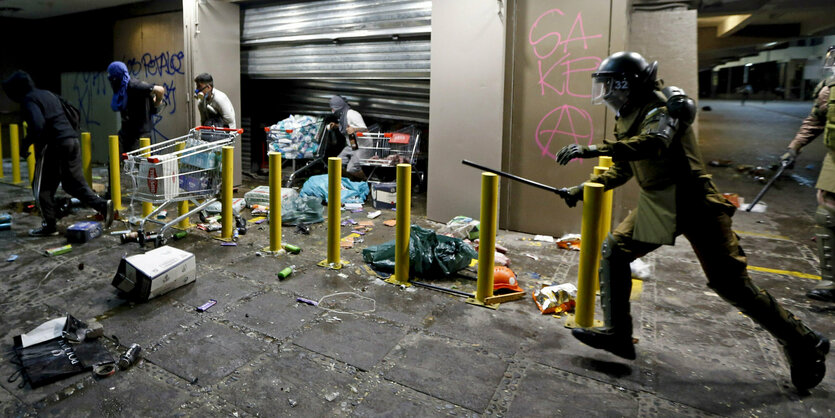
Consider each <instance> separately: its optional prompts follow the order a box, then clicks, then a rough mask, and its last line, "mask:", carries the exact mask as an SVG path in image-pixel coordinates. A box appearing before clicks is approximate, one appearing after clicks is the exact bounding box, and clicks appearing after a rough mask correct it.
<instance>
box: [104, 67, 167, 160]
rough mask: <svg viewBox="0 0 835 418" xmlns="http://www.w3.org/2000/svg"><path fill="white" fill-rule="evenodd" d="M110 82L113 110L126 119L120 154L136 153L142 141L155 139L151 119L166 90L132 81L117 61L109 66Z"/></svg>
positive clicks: (126, 70)
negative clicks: (140, 140)
mask: <svg viewBox="0 0 835 418" xmlns="http://www.w3.org/2000/svg"><path fill="white" fill-rule="evenodd" d="M107 80H108V81H109V82H110V87H112V88H113V98H112V99H111V101H110V108H111V109H113V111H114V112H119V113H120V114H121V116H122V128H121V129H119V146H120V148H121V149H120V151H119V152H120V153H123V152H129V151H133V150H135V149H137V148H139V138H151V130H152V128H153V124H152V123H151V115H153V114H156V113H157V107H158V106H159V105H160V104H161V103H162V97H163V95H164V94H165V89H164V88H163V87H162V86H157V85H154V84H151V83H148V82H146V81H140V80H137V79H135V78H131V76H130V72H129V71H128V67H127V66H126V65H125V63H123V62H121V61H113V62H112V63H110V65H108V66H107Z"/></svg>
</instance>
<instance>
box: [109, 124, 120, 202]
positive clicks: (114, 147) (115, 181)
mask: <svg viewBox="0 0 835 418" xmlns="http://www.w3.org/2000/svg"><path fill="white" fill-rule="evenodd" d="M107 141H108V147H109V148H110V199H111V200H113V210H116V211H120V210H122V209H123V207H122V180H121V173H120V172H119V169H120V164H119V135H110V136H109V137H107Z"/></svg>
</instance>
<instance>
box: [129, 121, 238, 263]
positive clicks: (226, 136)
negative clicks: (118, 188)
mask: <svg viewBox="0 0 835 418" xmlns="http://www.w3.org/2000/svg"><path fill="white" fill-rule="evenodd" d="M241 133H243V129H229V128H214V127H208V126H198V127H196V128H193V129H191V130H189V132H188V134H187V135H184V136H181V137H178V138H174V139H169V140H167V141H164V142H160V143H157V144H153V145H151V146H148V147H143V148H139V149H137V150H135V151H131V152H127V153H124V154H122V159H123V160H124V165H123V167H124V168H123V170H124V172H125V174H127V175H128V177H129V178H130V180H131V183H130V184H131V186H132V189H131V190H129V192H130V195H131V201H130V218H129V219H130V223H131V224H137V225H138V229H137V231H136V232H137V238H138V240H139V244H140V245H142V246H144V245H145V241H146V240H147V239H150V238H149V237H152V238H153V240H154V244H155V246H157V247H158V246H161V245H165V242H166V241H167V238H166V233H167V232H168V230H169V229H170V228H171V227H172V226H174V225H176V224H177V223H178V222H180V221H181V220H183V219H186V218H188V217H189V216H191V215H193V214H195V213H197V212H200V213H201V214H202V211H203V210H204V209H205V208H206V207H207V206H209V205H210V204H212V203H214V202H216V201H217V200H218V199H217V195H218V194H219V193H220V186H221V178H222V177H221V147H224V146H227V145H234V142H235V139H236V138H237V137H238V135H240V134H241ZM183 143H185V148H183V149H182V150H180V149H178V148H179V147H180V146H181V145H180V144H183ZM135 200H136V201H140V202H147V203H151V204H153V205H155V206H156V208H154V209H153V210H152V211H151V213H150V214H148V216H145V217H142V218H137V217H134V205H133V202H134V201H135ZM182 201H190V202H192V204H194V206H195V207H194V209H192V210H190V211H188V212H187V213H183V214H180V215H179V216H178V217H176V218H175V219H173V220H172V221H169V222H164V221H161V220H158V219H157V218H156V217H157V215H158V214H160V213H162V211H164V210H165V208H166V207H168V208H171V207H172V203H177V202H182ZM147 222H151V223H154V224H158V225H160V228H159V230H158V231H156V233H155V234H153V235H148V236H146V231H145V224H146V223H147Z"/></svg>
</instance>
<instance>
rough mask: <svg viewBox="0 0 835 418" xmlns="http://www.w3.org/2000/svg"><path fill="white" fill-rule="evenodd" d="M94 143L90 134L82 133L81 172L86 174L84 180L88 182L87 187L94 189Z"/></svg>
mask: <svg viewBox="0 0 835 418" xmlns="http://www.w3.org/2000/svg"><path fill="white" fill-rule="evenodd" d="M92 153H93V150H92V141H91V139H90V133H89V132H82V133H81V171H83V172H84V179H86V180H87V185H88V186H90V187H93V167H92V166H91V165H90V161H92Z"/></svg>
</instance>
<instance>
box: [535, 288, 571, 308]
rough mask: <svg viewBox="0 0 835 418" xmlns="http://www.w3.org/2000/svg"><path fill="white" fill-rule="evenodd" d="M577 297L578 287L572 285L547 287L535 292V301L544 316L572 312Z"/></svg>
mask: <svg viewBox="0 0 835 418" xmlns="http://www.w3.org/2000/svg"><path fill="white" fill-rule="evenodd" d="M576 297H577V287H576V286H574V285H573V284H571V283H564V284H559V285H555V286H545V287H543V288H541V289H539V290H535V291H534V292H533V300H534V302H536V306H537V307H538V308H539V311H540V312H542V314H543V315H545V314H555V313H561V312H568V311H571V310H572V309H574V304H575V302H574V298H576Z"/></svg>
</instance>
